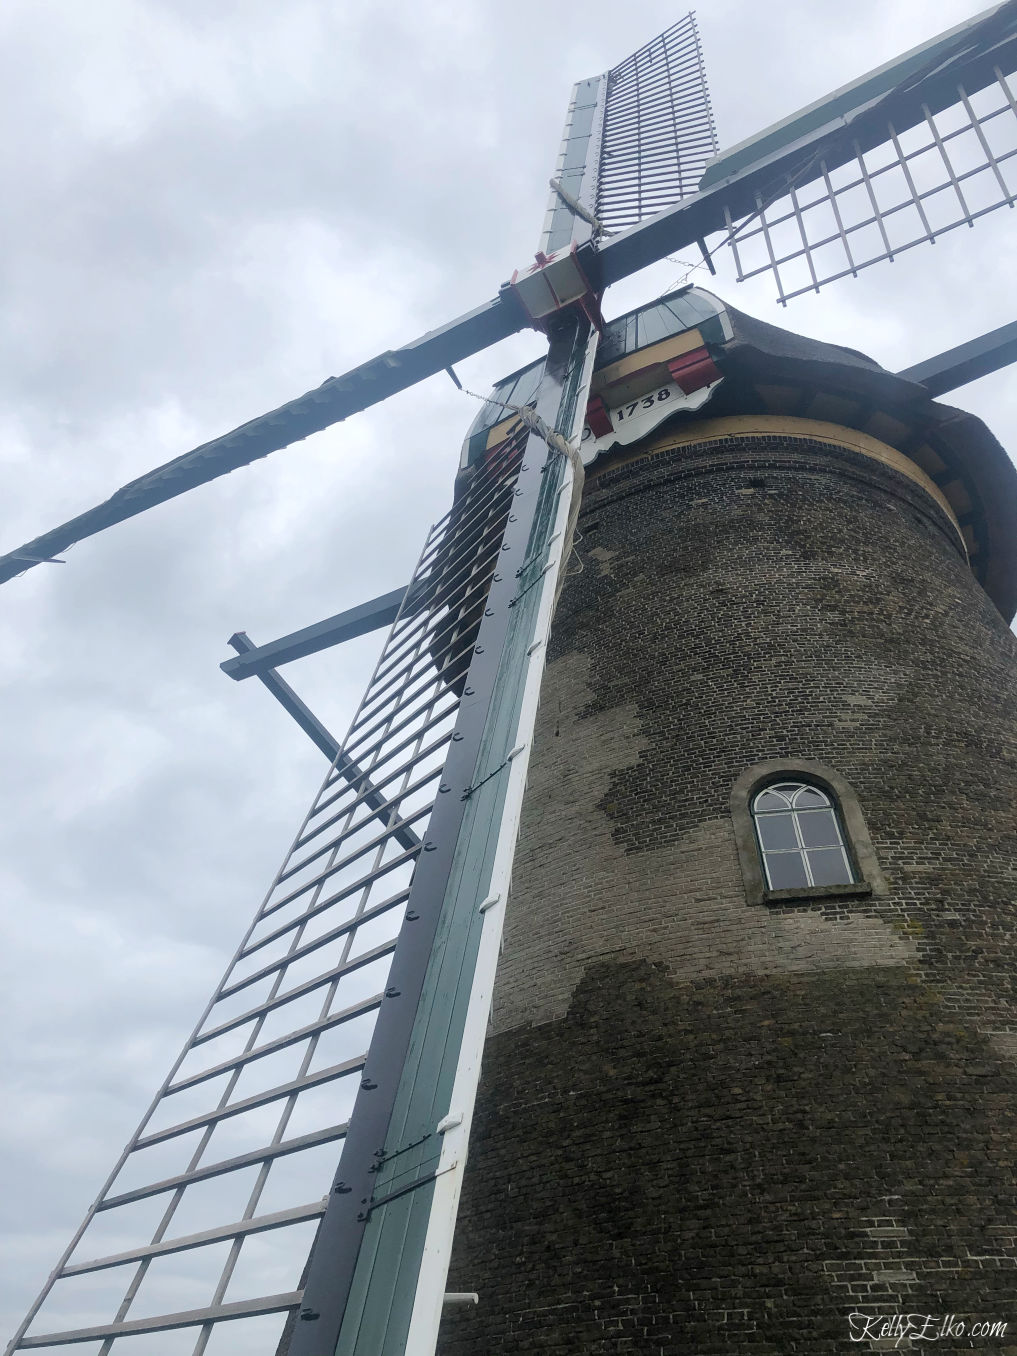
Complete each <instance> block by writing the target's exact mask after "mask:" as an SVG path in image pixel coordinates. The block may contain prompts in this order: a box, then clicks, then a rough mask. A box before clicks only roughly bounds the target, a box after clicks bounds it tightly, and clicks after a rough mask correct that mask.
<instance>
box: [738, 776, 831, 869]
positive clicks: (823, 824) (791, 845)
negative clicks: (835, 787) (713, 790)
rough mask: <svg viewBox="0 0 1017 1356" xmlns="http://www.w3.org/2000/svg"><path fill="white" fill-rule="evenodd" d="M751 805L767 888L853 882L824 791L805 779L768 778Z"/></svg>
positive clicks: (827, 794) (828, 795)
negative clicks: (773, 779)
mask: <svg viewBox="0 0 1017 1356" xmlns="http://www.w3.org/2000/svg"><path fill="white" fill-rule="evenodd" d="M751 809H752V822H753V825H754V826H755V830H756V842H757V843H758V845H759V855H760V857H761V858H762V861H763V872H764V874H765V877H766V888H767V889H768V890H795V889H799V888H804V889H814V888H816V887H818V886H825V885H853V884H854V883H855V880H856V877H855V873H854V870H853V868H852V865H851V858H850V856H849V855H848V851H847V847H846V845H845V841H844V832H843V829H842V828H841V824H840V817H839V816H838V814H837V806H836V803H835V802H834V799H833V797H832V795H831V794H830V793H829V792H827V791H825V790H823V789H822V788H821V787H819V786H814V785H812V784H811V783H809V782H800V781H782V782H772V783H771V784H770V785H769V786H765V787H764V788H763V789H762V790H761V791H758V792H757V793H756V795H755V796H754V797H753V798H752V806H751Z"/></svg>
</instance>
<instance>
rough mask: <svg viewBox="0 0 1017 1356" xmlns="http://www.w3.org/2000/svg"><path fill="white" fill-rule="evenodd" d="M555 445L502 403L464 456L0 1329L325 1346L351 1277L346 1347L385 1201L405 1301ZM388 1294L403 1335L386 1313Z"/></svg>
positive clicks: (586, 357) (541, 593)
mask: <svg viewBox="0 0 1017 1356" xmlns="http://www.w3.org/2000/svg"><path fill="white" fill-rule="evenodd" d="M593 347H594V345H593V344H592V343H591V342H589V341H588V339H587V336H586V334H585V332H583V329H582V326H578V327H577V326H573V327H572V329H571V330H570V331H569V333H568V334H567V335H565V336H563V337H562V338H561V339H560V341H559V344H558V348H557V352H558V355H559V357H558V358H555V353H556V349H555V347H554V346H552V358H551V359H549V369H551V371H550V373H549V374H548V375H545V379H544V382H543V391H544V396H545V399H544V401H543V405H544V409H545V411H546V412H548V413H550V414H551V417H552V419H556V420H557V421H558V422H560V423H561V424H562V427H563V430H564V431H565V432H566V434H567V435H569V436H571V435H572V434H573V433H575V432H576V431H577V428H576V425H577V421H581V417H582V411H583V410H584V409H585V399H584V398H583V391H584V389H585V388H586V387H587V386H588V383H589V377H590V369H591V364H592V352H593ZM559 359H560V368H559V370H558V371H557V373H556V374H555V373H554V370H553V369H554V363H555V362H556V361H559ZM576 465H577V466H578V460H576ZM574 471H575V468H574V467H573V465H572V462H570V460H569V457H567V456H565V455H563V453H562V452H561V451H559V450H557V449H555V448H553V447H548V445H547V444H546V442H545V440H544V437H543V436H542V435H541V434H540V433H532V432H531V431H530V430H529V428H528V427H527V425H526V424H525V423H524V422H522V421H516V423H515V424H514V426H513V428H512V429H511V431H510V432H509V433H508V434H507V436H506V437H505V438H504V439H503V440H502V441H501V443H500V444H499V446H498V447H497V448H493V449H490V450H489V451H488V452H487V454H486V455H485V457H484V458H483V459H482V461H481V462H480V463H479V464H478V465H476V466H474V467H473V468H471V470H470V472H469V474H468V476H466V477H465V478H464V482H463V483H461V485H460V493H459V494H458V495H457V497H456V501H455V504H454V506H453V508H452V510H451V511H450V512H449V513H448V514H447V515H446V517H445V518H444V519H443V520H442V521H441V522H440V523H439V524H437V526H436V527H434V528H432V530H431V532H430V533H429V535H428V538H427V541H426V543H425V547H424V551H423V554H422V556H421V559H420V563H419V564H418V567H417V570H416V573H415V575H414V578H413V581H412V582H411V585H410V587H409V589H408V590H407V593H406V598H405V601H404V603H403V606H402V608H401V610H400V614H399V616H398V618H397V620H396V622H395V624H394V625H393V628H392V630H391V632H390V633H389V636H388V639H387V641H386V644H385V647H384V650H383V652H382V656H381V659H380V660H379V663H378V666H377V668H376V670H375V673H374V676H373V678H372V680H371V683H370V684H369V686H368V689H367V692H366V694H365V696H364V699H363V701H362V703H361V706H360V710H359V711H358V713H357V716H356V717H355V719H354V722H353V725H352V726H351V729H350V731H349V734H348V735H347V738H346V740H345V741H344V745H343V750H342V752H341V754H340V755H339V757H338V758H337V759H336V762H335V763H334V764H333V767H332V769H331V770H330V771H329V773H328V775H327V776H326V778H325V781H324V783H323V784H322V786H321V788H320V790H319V792H318V794H317V796H316V797H315V800H314V802H313V804H312V806H311V809H310V812H309V813H308V815H307V817H306V818H305V820H304V822H303V824H302V825H301V828H300V831H299V833H298V834H297V837H296V839H295V841H294V844H293V846H292V848H291V850H290V852H289V854H288V856H287V858H286V860H285V862H284V863H283V866H282V868H281V870H280V872H279V874H278V875H277V877H276V879H275V882H274V884H273V886H272V889H271V890H270V892H269V894H268V896H267V897H266V899H265V901H264V902H263V904H262V905H261V907H260V909H259V910H258V912H257V914H256V916H255V919H254V922H253V923H252V925H251V927H250V928H249V929H248V931H247V933H246V935H245V937H244V939H243V941H242V943H241V945H240V947H239V948H238V950H237V952H236V954H235V956H234V957H233V960H232V961H231V963H230V965H229V967H228V968H227V971H226V974H225V975H224V977H223V980H222V982H221V984H220V985H219V987H218V989H217V991H216V993H215V994H214V996H213V998H212V1000H211V1002H210V1003H209V1005H208V1007H207V1009H206V1011H205V1013H204V1015H203V1016H202V1019H201V1021H200V1022H199V1024H198V1026H197V1028H196V1029H195V1031H194V1033H193V1034H192V1036H191V1037H190V1039H189V1040H188V1042H187V1043H186V1045H185V1047H184V1049H183V1051H182V1052H181V1055H180V1057H179V1059H178V1060H177V1062H176V1064H175V1065H174V1068H173V1070H172V1071H171V1073H170V1076H169V1077H168V1079H167V1080H166V1082H165V1083H164V1084H163V1086H162V1088H161V1089H160V1091H159V1093H158V1095H157V1096H156V1098H155V1101H154V1102H153V1104H152V1106H151V1107H150V1109H149V1111H148V1113H147V1114H146V1116H145V1117H144V1119H143V1120H142V1123H141V1125H140V1126H139V1127H138V1130H137V1131H136V1133H135V1135H134V1136H133V1137H132V1139H131V1141H130V1142H129V1144H128V1145H127V1148H126V1149H125V1150H124V1153H123V1154H122V1155H121V1157H120V1160H119V1161H118V1163H117V1165H116V1167H115V1169H114V1172H113V1174H112V1175H111V1177H110V1178H109V1180H108V1181H107V1183H106V1184H105V1186H104V1187H103V1189H102V1191H101V1192H100V1194H99V1197H98V1199H97V1201H96V1203H95V1205H94V1206H93V1207H92V1208H91V1209H90V1211H89V1213H88V1215H87V1217H86V1219H85V1221H84V1223H83V1225H82V1227H81V1229H80V1230H79V1231H78V1233H77V1235H76V1236H75V1238H74V1239H73V1240H72V1243H71V1246H70V1247H69V1248H68V1250H67V1252H66V1253H65V1255H64V1257H63V1258H62V1259H61V1262H60V1264H59V1265H58V1267H57V1269H56V1270H55V1272H54V1273H53V1275H52V1276H51V1278H50V1280H49V1282H48V1283H47V1285H46V1287H45V1289H44V1290H43V1293H42V1294H41V1296H40V1297H39V1300H38V1301H37V1303H36V1304H35V1305H34V1306H33V1309H32V1311H31V1312H30V1314H29V1315H28V1317H27V1319H26V1321H25V1323H24V1324H23V1325H22V1328H21V1329H20V1330H19V1332H18V1333H17V1334H16V1336H15V1338H14V1340H13V1341H12V1343H11V1345H10V1347H9V1348H8V1351H9V1352H11V1353H13V1352H15V1351H28V1350H47V1349H50V1348H53V1347H55V1346H65V1345H77V1344H92V1345H91V1346H90V1348H89V1349H90V1350H96V1349H97V1348H96V1345H95V1344H97V1343H98V1344H100V1346H101V1350H102V1351H103V1352H109V1351H113V1352H114V1356H115V1352H116V1351H117V1350H118V1349H119V1348H120V1346H121V1344H122V1343H126V1344H127V1346H128V1349H130V1350H131V1351H135V1350H138V1349H139V1348H138V1347H137V1342H138V1341H139V1340H141V1339H146V1338H147V1339H149V1341H150V1343H154V1344H155V1345H150V1346H149V1347H147V1348H145V1349H146V1350H152V1351H156V1350H158V1351H159V1352H166V1351H170V1350H172V1351H173V1352H176V1351H177V1350H179V1351H181V1352H183V1351H187V1352H191V1353H193V1356H204V1353H205V1351H206V1349H208V1350H210V1351H212V1352H216V1351H219V1352H222V1351H237V1352H239V1351H262V1352H265V1353H268V1352H272V1351H275V1350H276V1349H277V1347H278V1348H279V1350H281V1351H285V1352H288V1353H292V1356H297V1354H298V1353H299V1352H301V1351H304V1350H305V1349H307V1350H311V1349H313V1350H319V1349H324V1347H323V1346H322V1345H321V1344H322V1341H323V1332H325V1331H327V1332H328V1333H329V1337H328V1339H327V1340H325V1346H327V1348H328V1350H334V1349H335V1341H336V1335H337V1332H338V1330H339V1324H340V1322H341V1320H342V1316H343V1311H344V1308H345V1307H346V1300H347V1297H348V1294H349V1291H350V1287H351V1285H352V1284H353V1283H354V1281H355V1280H357V1283H358V1285H359V1286H360V1288H359V1289H358V1290H356V1291H355V1292H354V1295H353V1304H352V1306H351V1314H352V1317H351V1324H352V1326H353V1330H354V1335H353V1337H352V1338H349V1337H344V1341H347V1342H352V1343H353V1346H355V1345H356V1342H357V1340H358V1338H357V1334H358V1333H359V1332H360V1330H361V1328H362V1327H363V1325H364V1324H365V1323H367V1324H370V1323H375V1324H377V1323H378V1321H379V1298H378V1294H377V1289H378V1288H377V1285H376V1284H375V1285H372V1283H371V1279H372V1272H373V1271H374V1261H375V1258H376V1256H377V1255H378V1254H379V1253H380V1254H381V1255H382V1256H383V1257H386V1258H387V1254H388V1253H391V1245H390V1243H389V1238H390V1234H391V1233H392V1231H391V1230H385V1229H383V1228H381V1227H380V1224H381V1222H382V1221H383V1220H387V1219H389V1218H391V1220H392V1222H393V1224H394V1226H395V1227H394V1236H395V1238H396V1240H397V1242H396V1254H397V1255H396V1259H395V1266H394V1269H393V1270H391V1271H390V1272H388V1273H386V1275H385V1276H383V1278H382V1279H383V1281H386V1280H387V1279H388V1277H389V1275H390V1276H391V1277H392V1278H394V1279H395V1280H398V1281H402V1282H404V1284H403V1287H402V1291H401V1293H402V1294H403V1295H404V1296H405V1298H406V1301H407V1306H408V1305H409V1304H412V1302H413V1298H414V1293H415V1292H414V1288H413V1284H412V1278H414V1277H415V1276H416V1273H417V1271H418V1270H419V1266H420V1259H419V1256H417V1257H414V1256H412V1251H413V1250H412V1247H408V1246H407V1244H406V1243H405V1240H404V1239H403V1238H402V1226H403V1216H404V1215H410V1216H412V1217H413V1218H414V1219H422V1221H423V1226H424V1227H426V1222H427V1214H428V1207H429V1202H430V1197H431V1196H432V1195H433V1193H434V1190H435V1182H436V1180H437V1178H438V1176H439V1175H445V1174H448V1173H449V1172H451V1171H452V1170H453V1169H454V1168H455V1167H456V1166H457V1161H456V1158H455V1154H454V1153H453V1159H452V1162H451V1163H449V1162H448V1161H447V1156H448V1150H449V1148H450V1146H454V1144H455V1142H456V1140H457V1135H456V1133H455V1131H458V1132H459V1136H458V1138H459V1146H460V1147H459V1149H458V1154H459V1159H460V1160H461V1159H462V1158H463V1145H462V1136H464V1135H465V1133H466V1128H467V1127H468V1120H469V1116H468V1111H469V1107H468V1105H465V1103H463V1104H464V1107H465V1112H464V1114H463V1115H462V1116H461V1117H460V1120H459V1121H458V1122H457V1123H456V1126H455V1127H451V1126H450V1127H449V1134H448V1135H447V1136H443V1135H442V1134H441V1133H439V1130H438V1126H439V1124H440V1123H441V1122H442V1121H443V1120H444V1119H446V1118H447V1115H448V1111H449V1108H450V1105H451V1099H452V1097H453V1093H456V1094H457V1095H458V1096H459V1098H460V1102H463V1089H462V1082H461V1079H459V1080H457V1072H458V1070H459V1065H460V1051H461V1047H462V1044H463V1038H464V1031H465V1028H466V1022H467V1018H468V1017H471V1016H472V1017H473V1024H474V1026H476V1018H475V1015H474V1014H472V1013H471V1012H470V1011H468V1005H467V1004H466V1003H465V1002H464V1001H460V1002H459V1003H458V1004H456V1003H454V1002H453V1003H452V1007H451V1009H450V1007H449V994H450V990H449V984H450V975H451V976H452V993H453V997H454V994H455V990H456V983H457V982H460V981H462V982H465V989H463V990H462V994H463V995H464V996H465V997H469V993H470V983H469V974H470V972H471V969H472V968H473V967H475V966H476V964H477V962H478V956H480V957H481V958H482V957H483V956H489V954H490V952H491V948H492V946H493V947H494V952H495V954H496V953H497V941H496V934H497V929H498V927H499V925H500V918H499V912H498V909H497V908H496V907H494V906H495V905H496V904H499V903H500V905H501V907H502V908H503V907H504V894H505V892H506V891H507V870H508V864H509V862H510V861H511V852H512V846H513V842H514V832H512V831H511V826H512V825H513V824H514V822H515V820H514V818H513V814H512V813H511V807H512V805H513V803H515V804H516V806H517V805H518V801H519V799H520V798H521V778H522V776H523V775H524V768H525V761H526V760H525V757H524V756H521V755H523V754H524V753H525V752H526V748H525V745H526V741H527V734H526V729H527V722H528V721H532V715H533V708H534V707H535V696H536V687H537V686H538V685H539V673H540V668H541V667H542V663H543V654H542V652H540V650H541V641H542V639H543V637H544V636H546V632H547V626H548V623H549V618H550V610H551V599H552V597H553V592H554V582H555V578H556V575H557V572H558V570H559V569H560V568H561V564H562V555H563V548H564V538H563V533H564V530H565V526H566V520H567V516H568V510H569V502H570V492H571V487H572V483H573V477H574ZM520 741H522V746H520ZM351 768H352V769H353V771H351ZM506 805H507V806H508V807H509V811H508V812H507V811H506ZM506 822H508V824H509V828H510V831H509V833H508V836H507V837H506V835H505V833H504V832H502V831H501V828H502V826H503V825H504V824H505V823H506ZM499 876H500V877H501V878H502V880H503V883H502V884H501V886H500V887H499V886H498V885H497V881H498V879H499ZM495 896H497V898H496V897H495ZM485 900H488V902H489V907H488V908H481V907H480V906H482V905H483V902H484V901H485ZM492 933H494V940H492ZM464 976H465V980H464ZM485 1025H486V1023H485V1021H484V1019H483V1018H481V1021H480V1027H479V1033H478V1032H477V1031H474V1036H473V1038H474V1044H475V1043H476V1039H477V1038H478V1034H479V1039H480V1040H482V1039H483V1032H484V1029H485ZM340 1150H341V1151H342V1154H341V1158H340ZM337 1160H338V1161H339V1165H340V1166H339V1173H338V1177H336V1176H335V1164H336V1161H337ZM316 1235H317V1240H318V1241H317V1244H316V1245H315V1247H314V1249H313V1251H311V1249H312V1241H313V1240H314V1238H315V1236H316ZM422 1241H423V1236H422V1234H421V1238H420V1242H421V1243H422ZM365 1249H366V1271H367V1276H366V1280H364V1281H363V1282H362V1283H361V1282H360V1279H359V1278H360V1277H361V1274H362V1272H363V1270H364V1268H363V1266H361V1268H360V1269H359V1270H357V1263H358V1259H359V1258H360V1256H361V1253H362V1252H364V1251H365ZM309 1251H311V1262H310V1266H309V1267H308V1268H307V1274H306V1276H302V1270H303V1264H304V1261H305V1259H306V1258H307V1257H308V1253H309ZM408 1253H409V1254H410V1258H409V1263H408V1265H409V1270H408V1272H407V1271H406V1269H405V1268H401V1267H400V1261H401V1260H402V1259H404V1258H405V1257H406V1256H407V1254H408ZM407 1274H408V1275H409V1276H410V1277H411V1283H410V1284H409V1286H408V1288H407V1286H406V1285H405V1278H406V1275H407ZM96 1282H98V1284H96ZM182 1296H186V1299H187V1301H188V1302H187V1303H186V1304H183V1305H182V1304H180V1303H179V1299H180V1298H181V1297H182ZM440 1298H441V1297H440V1293H439V1295H438V1313H439V1314H440ZM392 1299H393V1297H392V1296H391V1294H390V1293H388V1292H387V1291H386V1294H385V1297H384V1312H385V1324H386V1327H393V1330H394V1331H395V1332H396V1334H397V1338H398V1341H399V1342H400V1344H401V1342H402V1340H403V1336H404V1332H400V1325H401V1326H402V1329H405V1327H406V1326H407V1325H408V1323H409V1319H410V1313H409V1308H408V1307H405V1309H404V1311H403V1310H400V1308H399V1306H398V1305H397V1304H394V1303H393V1302H392ZM298 1314H299V1317H298ZM288 1317H289V1318H290V1320H291V1321H290V1324H289V1327H286V1326H285V1325H286V1322H287V1318H288ZM425 1318H427V1316H426V1315H425ZM428 1321H429V1322H430V1324H431V1326H433V1327H434V1328H436V1324H437V1315H435V1316H434V1317H433V1319H428ZM344 1331H345V1332H346V1333H348V1332H349V1331H350V1324H347V1325H346V1328H345V1330H344ZM280 1340H281V1342H282V1345H281V1346H279V1343H280ZM393 1340H395V1339H393ZM308 1343H311V1346H310V1347H307V1344H308ZM353 1346H351V1347H350V1348H349V1349H351V1350H352V1349H353ZM357 1349H358V1350H363V1349H364V1348H363V1347H358V1348H357ZM399 1349H401V1345H400V1348H399Z"/></svg>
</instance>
